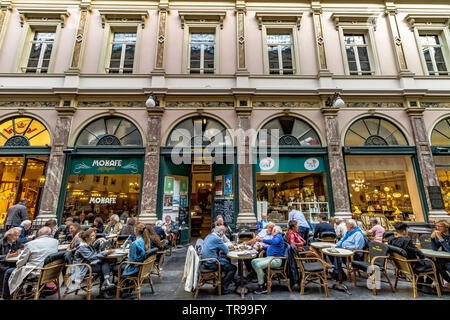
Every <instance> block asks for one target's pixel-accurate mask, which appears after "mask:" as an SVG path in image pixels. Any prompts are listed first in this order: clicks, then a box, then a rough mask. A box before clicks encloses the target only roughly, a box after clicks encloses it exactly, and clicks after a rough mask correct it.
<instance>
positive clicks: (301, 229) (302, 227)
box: [288, 206, 309, 244]
mask: <svg viewBox="0 0 450 320" xmlns="http://www.w3.org/2000/svg"><path fill="white" fill-rule="evenodd" d="M288 210H289V218H288V223H289V221H291V220H295V221H297V226H298V233H299V234H300V236H301V237H302V238H303V239H305V241H306V244H308V239H309V224H308V221H306V218H305V215H304V214H303V212H301V211H299V210H296V209H294V207H293V206H289V207H288Z"/></svg>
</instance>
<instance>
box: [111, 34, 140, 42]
mask: <svg viewBox="0 0 450 320" xmlns="http://www.w3.org/2000/svg"><path fill="white" fill-rule="evenodd" d="M113 41H114V42H136V33H124V32H116V33H114V40H113Z"/></svg>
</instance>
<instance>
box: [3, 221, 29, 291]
mask: <svg viewBox="0 0 450 320" xmlns="http://www.w3.org/2000/svg"><path fill="white" fill-rule="evenodd" d="M20 232H21V230H20V228H18V227H14V228H12V229H9V230H8V231H6V232H5V236H4V237H3V239H1V240H0V290H1V292H2V293H3V283H4V281H3V280H4V276H5V273H6V271H7V270H8V269H14V265H13V264H10V263H8V262H6V261H5V259H6V258H12V257H17V256H18V255H19V254H20V253H21V252H22V249H23V244H22V242H21V241H20V239H19V236H20ZM10 273H11V270H10ZM6 285H8V282H7V281H6Z"/></svg>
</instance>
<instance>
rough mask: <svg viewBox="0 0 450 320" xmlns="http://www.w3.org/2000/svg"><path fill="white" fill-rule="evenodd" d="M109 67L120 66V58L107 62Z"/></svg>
mask: <svg viewBox="0 0 450 320" xmlns="http://www.w3.org/2000/svg"><path fill="white" fill-rule="evenodd" d="M109 67H110V68H119V67H120V60H111V61H110V63H109Z"/></svg>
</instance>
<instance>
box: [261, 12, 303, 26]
mask: <svg viewBox="0 0 450 320" xmlns="http://www.w3.org/2000/svg"><path fill="white" fill-rule="evenodd" d="M302 14H303V12H298V11H297V12H295V11H294V12H292V11H285V12H256V13H255V17H256V19H258V26H259V30H261V29H262V25H263V24H264V23H268V22H269V23H276V24H280V25H283V24H292V23H295V24H296V25H297V29H298V30H300V22H301V20H302Z"/></svg>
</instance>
